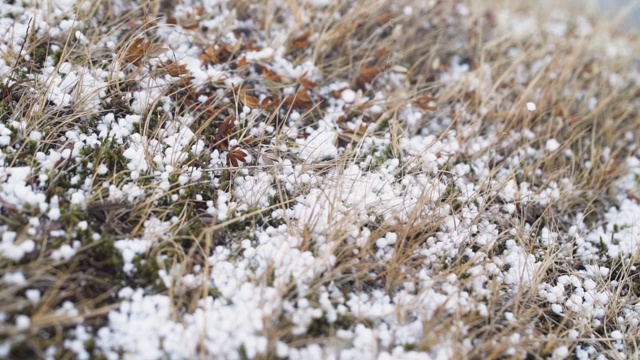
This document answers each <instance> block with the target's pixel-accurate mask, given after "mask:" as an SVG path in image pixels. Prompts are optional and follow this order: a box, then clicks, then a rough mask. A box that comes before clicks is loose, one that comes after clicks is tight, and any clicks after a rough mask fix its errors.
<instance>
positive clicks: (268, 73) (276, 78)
mask: <svg viewBox="0 0 640 360" xmlns="http://www.w3.org/2000/svg"><path fill="white" fill-rule="evenodd" d="M262 76H263V77H264V78H265V79H267V80H269V81H271V82H274V83H280V82H281V81H282V78H281V77H280V75H278V73H277V72H275V71H274V70H271V69H267V68H266V67H265V68H263V69H262Z"/></svg>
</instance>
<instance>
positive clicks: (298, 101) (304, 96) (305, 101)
mask: <svg viewBox="0 0 640 360" xmlns="http://www.w3.org/2000/svg"><path fill="white" fill-rule="evenodd" d="M313 103H314V102H313V99H311V97H310V96H309V89H307V88H304V87H301V88H300V89H298V92H297V93H296V95H295V96H288V97H287V98H286V99H285V100H284V102H283V104H284V105H288V106H292V107H295V108H300V109H310V108H311V107H312V106H313Z"/></svg>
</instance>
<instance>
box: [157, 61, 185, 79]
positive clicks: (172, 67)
mask: <svg viewBox="0 0 640 360" xmlns="http://www.w3.org/2000/svg"><path fill="white" fill-rule="evenodd" d="M163 67H164V69H165V70H166V71H167V72H168V73H169V75H171V76H173V77H179V76H182V75H186V74H188V73H189V70H187V65H184V64H178V63H177V62H174V61H171V60H169V61H167V62H165V63H164V64H163Z"/></svg>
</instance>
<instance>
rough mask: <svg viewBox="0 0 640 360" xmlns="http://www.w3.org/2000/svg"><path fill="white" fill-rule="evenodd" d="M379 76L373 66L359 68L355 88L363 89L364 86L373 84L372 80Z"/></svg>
mask: <svg viewBox="0 0 640 360" xmlns="http://www.w3.org/2000/svg"><path fill="white" fill-rule="evenodd" d="M378 74H380V69H378V68H377V67H375V66H371V67H369V66H366V65H364V64H363V65H361V66H360V72H359V74H358V77H357V78H356V86H357V87H358V89H364V87H365V85H366V84H370V83H372V82H373V79H374V78H375V77H376V76H378Z"/></svg>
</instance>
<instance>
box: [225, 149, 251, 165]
mask: <svg viewBox="0 0 640 360" xmlns="http://www.w3.org/2000/svg"><path fill="white" fill-rule="evenodd" d="M241 162H242V163H246V162H247V153H246V152H244V150H241V149H238V148H232V149H231V151H229V153H228V154H227V165H228V166H232V167H238V165H239V163H241Z"/></svg>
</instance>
